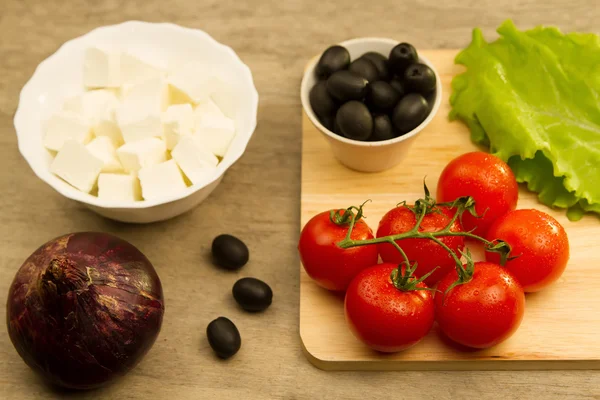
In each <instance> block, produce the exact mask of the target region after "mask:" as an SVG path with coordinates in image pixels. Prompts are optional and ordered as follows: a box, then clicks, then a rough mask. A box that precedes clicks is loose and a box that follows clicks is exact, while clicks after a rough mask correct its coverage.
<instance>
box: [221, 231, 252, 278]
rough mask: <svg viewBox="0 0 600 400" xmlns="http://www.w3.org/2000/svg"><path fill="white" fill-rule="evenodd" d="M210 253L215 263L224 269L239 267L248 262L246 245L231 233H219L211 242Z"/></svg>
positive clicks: (248, 254) (248, 256)
mask: <svg viewBox="0 0 600 400" xmlns="http://www.w3.org/2000/svg"><path fill="white" fill-rule="evenodd" d="M212 255H213V260H214V261H215V263H216V264H217V265H218V266H220V267H223V268H226V269H231V270H234V269H239V268H242V267H243V266H244V265H246V263H247V262H248V259H249V258H250V252H249V251H248V246H246V244H245V243H244V242H242V241H241V240H240V239H238V238H236V237H235V236H232V235H219V236H217V237H216V238H215V240H213V242H212Z"/></svg>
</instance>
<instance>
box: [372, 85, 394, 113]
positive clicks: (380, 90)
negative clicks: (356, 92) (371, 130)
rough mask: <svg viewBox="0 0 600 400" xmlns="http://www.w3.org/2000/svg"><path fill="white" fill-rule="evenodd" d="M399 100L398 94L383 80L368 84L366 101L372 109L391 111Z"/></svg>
mask: <svg viewBox="0 0 600 400" xmlns="http://www.w3.org/2000/svg"><path fill="white" fill-rule="evenodd" d="M398 101H400V95H399V94H398V92H397V91H396V89H394V88H393V87H392V86H391V85H390V84H389V83H387V82H385V81H377V82H373V83H371V84H370V85H369V90H368V92H367V99H366V103H367V105H368V106H369V108H370V109H371V110H372V111H381V112H388V111H391V110H392V109H393V108H394V106H395V105H396V104H398Z"/></svg>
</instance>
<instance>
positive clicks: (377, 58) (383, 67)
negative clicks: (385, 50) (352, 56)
mask: <svg viewBox="0 0 600 400" xmlns="http://www.w3.org/2000/svg"><path fill="white" fill-rule="evenodd" d="M361 58H366V59H367V60H369V61H371V62H372V63H373V65H375V68H377V75H378V76H379V79H380V80H384V81H387V80H389V79H390V70H389V68H388V60H387V58H385V56H383V55H381V54H379V53H376V52H374V51H370V52H368V53H365V54H363V55H362V56H361Z"/></svg>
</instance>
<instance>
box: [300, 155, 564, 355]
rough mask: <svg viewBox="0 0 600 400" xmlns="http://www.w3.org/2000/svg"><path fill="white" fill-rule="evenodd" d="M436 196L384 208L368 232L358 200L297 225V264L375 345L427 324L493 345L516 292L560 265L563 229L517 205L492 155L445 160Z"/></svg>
mask: <svg viewBox="0 0 600 400" xmlns="http://www.w3.org/2000/svg"><path fill="white" fill-rule="evenodd" d="M437 200H438V202H436V201H435V200H434V199H433V198H431V196H430V194H429V192H428V190H427V187H425V197H424V198H423V199H419V200H417V201H416V202H415V203H414V204H410V205H408V204H406V203H400V204H399V205H397V206H396V207H394V208H393V209H391V210H390V211H388V212H387V213H386V214H385V215H384V216H383V218H382V219H381V221H380V222H379V226H378V229H377V232H376V235H374V234H373V231H372V230H371V228H369V226H368V225H367V224H366V223H365V222H364V220H363V219H362V206H361V207H350V208H348V209H345V210H344V209H341V210H331V211H327V212H323V213H320V214H318V215H316V216H314V217H313V218H312V219H311V220H310V221H309V222H308V223H307V224H306V225H305V226H304V228H303V230H302V233H301V235H300V241H299V245H298V249H299V253H300V259H301V261H302V264H303V266H304V269H305V270H306V272H307V274H308V275H309V276H310V277H311V278H312V279H313V280H314V281H315V282H316V283H317V284H319V285H320V286H322V287H324V288H325V289H328V290H332V291H339V292H345V302H344V309H345V315H346V320H347V322H348V325H349V327H350V329H351V331H352V332H353V333H354V335H355V336H356V337H357V338H358V339H360V340H361V341H362V342H364V343H365V344H366V345H367V346H369V347H371V348H372V349H374V350H377V351H381V352H397V351H401V350H404V349H406V348H408V347H410V346H413V345H414V344H416V343H418V342H419V341H420V340H421V339H422V338H423V337H424V336H425V335H427V333H428V332H429V331H430V330H431V328H432V326H433V324H434V323H435V322H436V321H437V323H438V325H439V328H440V331H441V332H443V334H444V335H446V336H447V337H448V338H449V339H451V340H452V341H454V342H456V343H458V344H460V345H463V346H467V347H471V348H488V347H491V346H494V345H496V344H498V343H500V342H502V341H504V340H506V339H507V338H509V337H510V336H511V335H512V334H513V333H514V332H515V331H516V329H517V328H518V327H519V325H520V323H521V320H522V318H523V314H524V311H525V292H535V291H539V290H541V289H543V288H545V287H547V286H548V285H550V284H552V283H553V282H555V281H556V280H558V278H559V277H560V276H561V274H562V273H563V271H564V269H565V267H566V265H567V261H568V259H569V243H568V239H567V234H566V232H565V230H564V228H563V227H562V226H561V225H560V224H559V223H558V222H557V221H556V220H555V219H554V218H553V217H551V216H550V215H548V214H546V213H543V212H541V211H538V210H516V206H517V200H518V185H517V182H516V180H515V177H514V175H513V173H512V171H511V170H510V168H509V167H508V165H507V164H506V163H505V162H503V161H502V160H500V159H499V158H497V157H495V156H493V155H490V154H487V153H482V152H473V153H467V154H463V155H462V156H460V157H458V158H456V159H454V160H452V161H451V162H450V163H449V164H448V165H447V166H446V167H445V168H444V170H443V172H442V174H441V176H440V180H439V182H438V187H437ZM465 240H472V241H475V242H477V243H483V245H484V246H485V250H486V252H485V254H486V261H484V262H473V260H472V259H471V257H470V253H469V250H468V249H465ZM379 258H381V260H382V261H383V263H382V264H378V262H379Z"/></svg>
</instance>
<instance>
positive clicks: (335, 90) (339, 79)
mask: <svg viewBox="0 0 600 400" xmlns="http://www.w3.org/2000/svg"><path fill="white" fill-rule="evenodd" d="M368 83H369V82H368V81H367V80H366V79H365V78H363V77H361V76H359V75H356V74H355V73H354V72H350V71H338V72H336V73H335V74H333V75H331V76H330V77H329V79H327V90H328V91H329V94H330V95H331V96H333V98H334V99H337V100H339V101H341V102H346V101H350V100H361V99H363V98H364V97H365V94H367V84H368Z"/></svg>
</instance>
